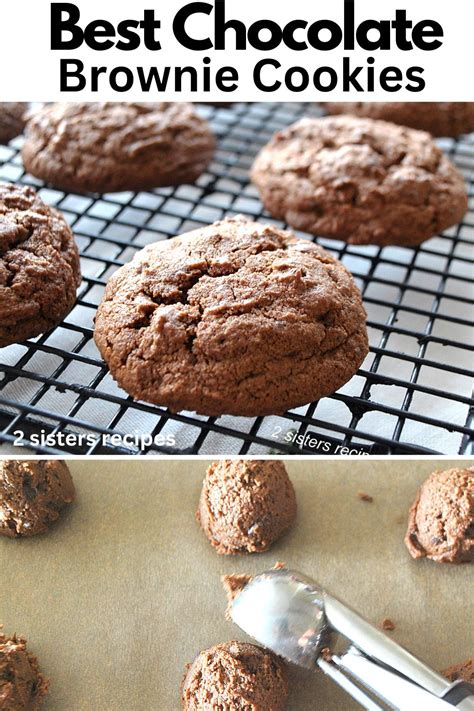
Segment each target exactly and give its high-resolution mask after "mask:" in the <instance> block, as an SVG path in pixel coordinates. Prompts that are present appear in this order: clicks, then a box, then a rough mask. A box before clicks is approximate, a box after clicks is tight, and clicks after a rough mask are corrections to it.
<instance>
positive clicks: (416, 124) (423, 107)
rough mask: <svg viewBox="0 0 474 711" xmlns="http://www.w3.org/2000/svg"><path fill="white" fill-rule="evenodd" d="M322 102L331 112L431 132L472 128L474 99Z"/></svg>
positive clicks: (453, 132)
mask: <svg viewBox="0 0 474 711" xmlns="http://www.w3.org/2000/svg"><path fill="white" fill-rule="evenodd" d="M322 106H324V108H325V109H326V110H327V111H328V112H329V113H330V114H353V115H354V116H366V117H368V118H373V119H382V120H383V121H393V123H398V124H401V125H402V126H410V127H411V128H417V129H419V130H421V131H428V133H431V134H432V135H433V136H453V137H456V136H460V135H461V134H463V133H470V132H471V131H474V102H468V101H334V102H331V101H329V102H325V103H322Z"/></svg>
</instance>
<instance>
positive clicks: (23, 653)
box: [0, 632, 48, 711]
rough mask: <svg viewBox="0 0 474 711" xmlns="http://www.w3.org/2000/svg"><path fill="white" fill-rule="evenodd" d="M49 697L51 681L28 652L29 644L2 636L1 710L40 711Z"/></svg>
mask: <svg viewBox="0 0 474 711" xmlns="http://www.w3.org/2000/svg"><path fill="white" fill-rule="evenodd" d="M47 693H48V681H47V680H46V679H45V677H44V676H43V675H42V674H41V672H40V670H39V666H38V660H37V659H36V657H34V656H33V655H32V654H30V653H29V652H28V650H27V648H26V640H25V639H23V638H22V637H16V636H15V635H14V636H13V637H6V636H5V635H4V634H2V633H1V632H0V709H2V711H39V709H40V708H41V706H42V703H43V701H44V698H45V697H46V695H47Z"/></svg>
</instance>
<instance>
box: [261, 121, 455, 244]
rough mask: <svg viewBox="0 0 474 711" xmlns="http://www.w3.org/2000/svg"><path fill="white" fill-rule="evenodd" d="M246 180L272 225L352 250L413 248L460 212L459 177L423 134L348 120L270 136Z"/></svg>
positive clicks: (310, 124) (452, 221)
mask: <svg viewBox="0 0 474 711" xmlns="http://www.w3.org/2000/svg"><path fill="white" fill-rule="evenodd" d="M252 179H253V182H254V183H255V185H256V186H257V187H258V189H259V191H260V195H261V198H262V201H263V204H264V205H265V207H266V208H267V210H268V211H269V212H270V213H271V214H272V215H273V216H274V217H277V218H280V219H282V220H285V221H286V222H287V223H288V224H289V225H291V226H292V227H294V228H296V229H299V230H304V231H306V232H309V233H311V234H314V235H321V236H324V237H331V238H334V239H341V240H344V241H346V242H349V243H351V244H376V245H381V246H383V245H390V244H397V245H404V246H415V245H418V244H420V243H421V242H423V241H424V240H427V239H429V238H430V237H433V236H434V235H436V234H438V233H439V232H441V231H442V230H444V229H446V228H447V227H450V226H452V225H454V224H456V223H457V222H459V221H460V220H461V219H462V217H463V216H464V214H465V212H466V210H467V194H466V188H465V184H464V179H463V177H462V175H461V174H460V173H459V172H458V170H457V169H456V168H455V166H454V165H453V164H452V163H451V162H450V161H449V160H448V158H447V157H446V156H445V155H444V154H443V152H442V151H441V149H440V148H438V146H437V145H436V144H435V143H434V141H433V139H432V138H431V136H430V135H429V134H428V133H425V132H422V131H415V130H413V129H409V128H405V127H402V126H396V125H395V124H391V123H387V122H385V121H373V120H371V119H362V118H356V117H354V116H336V117H326V118H319V119H302V120H301V121H298V122H297V123H295V124H293V125H292V126H290V127H289V128H286V129H284V130H283V131H280V132H279V133H276V134H275V135H274V136H273V138H272V140H271V141H270V142H269V143H268V145H267V146H265V147H264V148H263V149H262V151H261V152H260V154H259V155H258V156H257V158H256V160H255V163H254V166H253V169H252Z"/></svg>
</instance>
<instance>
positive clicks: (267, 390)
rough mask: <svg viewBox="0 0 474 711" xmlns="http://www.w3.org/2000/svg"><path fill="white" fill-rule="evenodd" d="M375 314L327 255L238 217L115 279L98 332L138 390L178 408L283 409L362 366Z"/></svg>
mask: <svg viewBox="0 0 474 711" xmlns="http://www.w3.org/2000/svg"><path fill="white" fill-rule="evenodd" d="M365 321H366V314H365V311H364V308H363V306H362V300H361V296H360V292H359V291H358V289H357V287H356V285H355V283H354V281H353V279H352V277H351V275H350V274H349V272H348V271H347V270H346V269H345V268H344V267H343V266H342V265H341V264H340V262H338V261H337V260H336V259H334V258H333V257H332V256H331V255H330V254H329V253H328V252H326V251H325V250H324V249H322V248H321V247H319V246H318V245H315V244H312V243H311V242H308V241H306V240H301V239H296V237H295V236H294V235H292V234H291V233H289V232H283V231H281V230H279V229H277V228H275V227H273V226H269V225H261V224H258V223H254V222H249V221H247V220H246V219H245V218H243V217H236V218H232V219H227V220H224V221H222V222H217V223H215V224H214V225H210V226H209V227H205V228H202V229H199V230H196V231H194V232H191V233H189V234H186V235H182V236H181V237H175V238H173V239H170V240H165V241H162V242H158V243H155V244H153V245H150V246H148V247H146V248H145V249H143V250H142V251H141V252H139V253H138V254H137V255H135V257H134V259H133V260H132V262H130V263H129V264H127V265H125V266H124V267H121V268H120V269H119V270H118V271H117V272H116V273H115V274H114V275H113V276H112V278H111V279H110V280H109V283H108V284H107V288H106V290H105V295H104V298H103V300H102V303H101V304H100V306H99V309H98V312H97V318H96V326H95V340H96V343H97V345H98V347H99V349H100V352H101V354H102V356H103V358H104V360H105V361H106V362H107V364H108V366H109V368H110V371H111V373H112V375H113V376H114V378H115V379H116V380H117V382H118V383H119V385H120V386H121V387H122V388H124V390H126V391H127V392H128V393H129V394H130V395H132V396H133V397H134V398H136V399H139V400H145V401H147V402H152V403H155V404H157V405H163V406H167V407H169V408H170V409H171V410H173V411H179V410H193V411H196V412H198V413H201V414H204V415H215V416H219V415H222V414H234V415H243V416H256V415H267V414H272V413H281V412H283V411H285V410H286V409H288V408H291V407H297V406H298V405H304V404H306V403H308V402H310V401H312V400H317V399H319V398H321V397H323V396H324V395H328V394H330V393H333V392H335V391H336V390H337V389H338V388H340V387H341V386H342V385H344V383H346V382H347V381H348V380H349V379H350V378H351V377H352V376H353V375H354V373H355V372H356V371H357V369H358V367H359V366H360V365H361V363H362V361H363V360H364V358H365V356H366V354H367V350H368V345H367V329H366V323H365Z"/></svg>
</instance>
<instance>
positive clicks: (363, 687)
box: [318, 646, 474, 711]
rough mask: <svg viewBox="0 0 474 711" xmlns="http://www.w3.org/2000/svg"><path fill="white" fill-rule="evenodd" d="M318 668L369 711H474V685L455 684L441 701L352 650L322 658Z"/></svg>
mask: <svg viewBox="0 0 474 711" xmlns="http://www.w3.org/2000/svg"><path fill="white" fill-rule="evenodd" d="M318 665H319V666H320V668H321V669H322V670H323V671H324V672H325V673H326V674H328V675H329V676H330V677H331V678H332V679H333V680H334V681H335V682H336V683H337V684H338V685H339V686H341V687H342V688H343V689H344V690H345V691H346V692H347V693H348V694H350V695H351V696H352V697H353V698H354V700H355V701H358V703H360V704H361V706H363V707H364V708H365V709H367V711H394V710H396V711H413V709H426V710H427V711H428V709H429V711H453V709H454V708H458V709H459V710H460V711H461V709H462V711H474V695H472V691H473V689H472V684H469V683H467V682H463V683H461V684H459V683H458V682H456V683H455V684H452V685H451V686H449V687H448V689H447V690H446V692H445V694H444V695H443V698H440V697H438V696H435V695H433V694H432V693H431V692H430V691H427V690H426V689H424V688H423V687H421V686H418V684H416V683H414V682H413V681H411V680H410V679H407V678H405V677H403V676H400V674H399V673H397V672H396V671H394V670H392V669H386V668H385V667H382V666H380V664H379V663H377V662H374V661H373V660H371V659H369V658H368V657H366V656H365V655H364V654H363V653H361V652H360V650H358V649H357V648H355V647H353V646H351V647H349V649H348V650H347V651H346V652H345V653H344V654H343V655H341V656H336V655H334V656H333V657H332V658H331V659H330V660H329V659H324V657H321V658H320V660H319V661H318ZM453 692H455V693H453ZM456 701H459V703H456Z"/></svg>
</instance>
